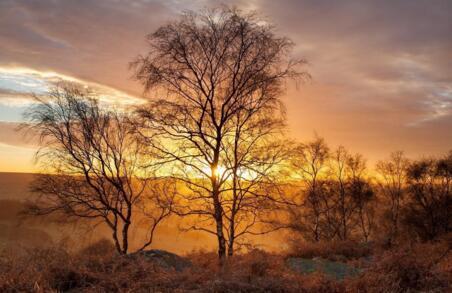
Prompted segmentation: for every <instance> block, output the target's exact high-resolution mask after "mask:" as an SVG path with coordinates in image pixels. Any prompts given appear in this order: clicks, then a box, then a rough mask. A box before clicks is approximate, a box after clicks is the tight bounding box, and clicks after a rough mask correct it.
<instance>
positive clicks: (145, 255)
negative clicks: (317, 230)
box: [128, 249, 192, 272]
mask: <svg viewBox="0 0 452 293" xmlns="http://www.w3.org/2000/svg"><path fill="white" fill-rule="evenodd" d="M128 256H129V257H132V258H135V259H136V258H141V259H145V260H147V261H151V262H153V263H155V264H157V265H158V266H159V267H161V268H164V269H174V270H176V271H178V272H180V271H183V270H184V269H186V268H188V267H191V265H192V264H191V262H190V261H189V260H187V259H185V258H183V257H180V256H178V255H177V254H174V253H171V252H168V251H165V250H160V249H151V250H144V251H140V252H136V253H132V254H129V255H128Z"/></svg>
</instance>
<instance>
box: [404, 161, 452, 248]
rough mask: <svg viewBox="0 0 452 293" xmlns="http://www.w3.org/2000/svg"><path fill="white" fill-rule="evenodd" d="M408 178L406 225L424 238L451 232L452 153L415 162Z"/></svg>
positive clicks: (409, 168)
mask: <svg viewBox="0 0 452 293" xmlns="http://www.w3.org/2000/svg"><path fill="white" fill-rule="evenodd" d="M407 177H408V200H407V203H406V205H405V209H404V222H405V224H406V225H408V226H407V227H408V228H410V229H412V230H414V232H415V233H416V234H417V235H418V236H419V237H420V238H421V239H424V240H431V239H434V238H436V237H437V236H439V235H441V234H444V233H448V232H450V231H452V218H451V210H452V194H451V185H452V152H450V153H449V154H448V155H446V156H445V157H443V158H440V159H422V160H418V161H414V162H412V163H411V164H410V165H409V167H408V170H407Z"/></svg>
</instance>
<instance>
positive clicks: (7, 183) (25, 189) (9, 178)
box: [0, 172, 35, 200]
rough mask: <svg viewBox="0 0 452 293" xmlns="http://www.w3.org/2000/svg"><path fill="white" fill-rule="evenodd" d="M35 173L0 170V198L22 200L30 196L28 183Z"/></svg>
mask: <svg viewBox="0 0 452 293" xmlns="http://www.w3.org/2000/svg"><path fill="white" fill-rule="evenodd" d="M34 176H35V174H31V173H4V172H0V199H14V200H24V199H27V198H28V197H29V196H30V190H29V184H30V182H31V181H32V180H33V177H34Z"/></svg>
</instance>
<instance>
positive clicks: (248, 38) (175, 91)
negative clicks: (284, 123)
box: [132, 9, 306, 259]
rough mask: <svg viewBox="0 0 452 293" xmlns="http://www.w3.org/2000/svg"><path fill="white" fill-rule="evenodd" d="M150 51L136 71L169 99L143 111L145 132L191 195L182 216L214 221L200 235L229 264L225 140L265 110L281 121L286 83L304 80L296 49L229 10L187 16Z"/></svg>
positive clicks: (153, 41)
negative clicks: (238, 122) (238, 120)
mask: <svg viewBox="0 0 452 293" xmlns="http://www.w3.org/2000/svg"><path fill="white" fill-rule="evenodd" d="M148 43H149V47H150V50H149V53H148V54H147V55H146V56H140V57H138V58H137V60H136V61H135V62H133V64H132V65H133V67H134V68H135V69H136V72H135V76H136V78H137V79H138V80H140V81H141V82H142V83H143V85H144V86H145V89H146V90H149V89H151V88H156V89H161V92H162V93H165V94H166V95H167V98H165V99H158V100H154V101H151V102H150V103H149V107H148V108H147V109H142V110H141V111H140V113H141V116H142V117H143V118H144V119H143V125H145V127H147V128H148V129H152V133H154V135H155V136H157V137H159V138H160V143H159V144H154V147H155V148H157V149H158V150H160V154H161V157H162V160H163V161H166V162H174V163H175V164H174V165H175V166H178V170H179V171H178V174H177V172H175V176H177V177H178V178H179V179H180V180H182V181H183V182H185V183H186V184H187V185H189V186H190V188H191V190H192V195H191V196H188V195H187V198H186V201H185V202H186V203H187V205H186V206H185V211H184V212H181V214H185V215H193V214H195V215H201V216H203V217H206V216H207V217H209V218H211V219H212V220H213V221H214V229H213V230H210V229H208V228H205V227H199V228H200V229H201V230H203V231H207V232H209V233H212V234H214V235H215V236H216V238H217V240H218V254H219V257H220V259H223V258H224V257H225V255H226V238H225V230H224V206H223V204H222V203H223V200H222V197H223V195H224V189H225V188H224V185H225V183H226V181H227V180H228V179H229V178H230V175H231V173H230V172H222V170H223V169H224V168H225V166H224V165H225V164H226V163H225V162H224V160H225V154H224V152H225V150H224V149H223V146H224V140H225V137H227V136H228V135H229V133H231V132H234V125H235V123H234V119H235V117H237V114H238V113H243V112H246V113H248V114H247V115H248V116H249V118H248V120H252V119H250V118H252V117H254V116H255V115H258V114H259V113H262V111H263V109H266V113H268V114H269V115H280V114H279V113H280V112H281V102H280V99H279V96H280V94H281V92H282V87H283V82H284V80H286V79H287V78H299V77H301V76H306V74H301V73H300V72H298V71H297V70H296V66H297V65H299V64H301V63H303V62H302V61H300V60H289V59H287V55H288V53H289V51H290V49H291V48H292V42H291V41H290V40H288V39H287V38H280V37H276V36H275V34H274V32H273V29H272V27H271V26H269V25H268V24H265V23H264V22H261V21H260V20H259V19H258V18H256V17H255V16H254V15H251V14H249V15H245V14H242V13H241V12H240V11H237V10H230V9H224V10H214V11H207V12H204V13H201V14H197V13H192V12H189V13H186V14H184V15H183V16H182V18H181V19H180V20H179V21H176V22H172V23H170V24H168V25H165V26H163V27H161V28H159V29H158V30H157V31H156V32H155V33H153V34H151V35H149V36H148ZM245 123H248V122H245ZM143 132H144V131H143ZM176 174H177V175H176ZM196 177H197V179H196V180H195V179H194V178H196ZM201 179H202V180H201Z"/></svg>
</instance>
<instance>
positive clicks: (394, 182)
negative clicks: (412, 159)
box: [376, 151, 409, 244]
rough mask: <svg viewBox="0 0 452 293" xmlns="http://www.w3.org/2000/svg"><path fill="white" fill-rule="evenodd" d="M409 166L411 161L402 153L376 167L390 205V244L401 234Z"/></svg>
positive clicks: (393, 154)
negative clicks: (400, 228) (402, 208)
mask: <svg viewBox="0 0 452 293" xmlns="http://www.w3.org/2000/svg"><path fill="white" fill-rule="evenodd" d="M408 165H409V161H408V159H407V158H406V157H405V156H404V154H403V152H402V151H396V152H393V153H391V155H390V157H389V159H388V160H386V161H379V162H378V163H377V165H376V168H377V172H378V174H379V176H380V184H379V186H380V190H381V192H382V195H383V196H384V197H385V198H386V199H387V200H388V203H389V215H390V220H391V229H390V235H389V243H390V244H391V243H392V241H393V240H394V239H395V238H396V237H397V236H398V233H399V222H400V210H401V204H402V200H403V198H404V194H405V185H406V180H407V174H406V171H407V167H408Z"/></svg>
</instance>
